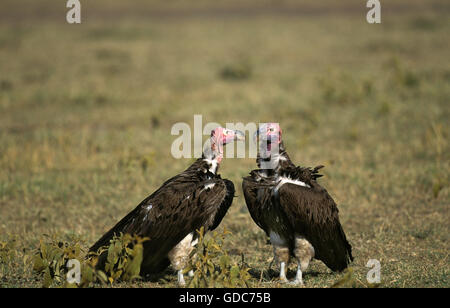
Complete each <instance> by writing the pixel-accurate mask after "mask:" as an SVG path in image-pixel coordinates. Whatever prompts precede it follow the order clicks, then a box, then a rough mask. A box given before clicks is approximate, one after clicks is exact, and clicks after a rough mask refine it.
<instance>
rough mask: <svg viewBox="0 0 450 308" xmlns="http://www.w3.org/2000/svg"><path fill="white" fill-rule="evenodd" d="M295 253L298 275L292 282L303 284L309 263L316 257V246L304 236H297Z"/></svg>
mask: <svg viewBox="0 0 450 308" xmlns="http://www.w3.org/2000/svg"><path fill="white" fill-rule="evenodd" d="M294 255H295V258H296V259H297V275H296V276H295V280H294V281H292V282H291V283H292V284H295V285H303V273H302V272H304V271H306V269H307V268H308V265H309V261H311V259H312V258H313V257H314V247H313V246H312V245H311V243H310V242H308V241H307V240H306V239H305V238H304V237H301V236H297V237H296V238H295V249H294Z"/></svg>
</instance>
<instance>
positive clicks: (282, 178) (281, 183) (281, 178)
mask: <svg viewBox="0 0 450 308" xmlns="http://www.w3.org/2000/svg"><path fill="white" fill-rule="evenodd" d="M278 181H279V182H278V185H277V187H275V192H278V190H279V189H280V187H281V186H283V185H284V184H286V183H289V184H295V185H298V186H302V187H307V188H311V186H309V185H308V184H306V183H305V182H302V181H299V180H293V179H291V178H286V177H282V176H280V177H278Z"/></svg>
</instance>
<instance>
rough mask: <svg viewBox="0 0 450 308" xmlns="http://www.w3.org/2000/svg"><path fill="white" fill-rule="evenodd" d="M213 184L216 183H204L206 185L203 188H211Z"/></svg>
mask: <svg viewBox="0 0 450 308" xmlns="http://www.w3.org/2000/svg"><path fill="white" fill-rule="evenodd" d="M214 185H216V183H210V184H206V185H205V189H211V188H213V187H214Z"/></svg>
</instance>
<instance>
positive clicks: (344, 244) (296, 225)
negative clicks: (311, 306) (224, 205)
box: [242, 123, 353, 285]
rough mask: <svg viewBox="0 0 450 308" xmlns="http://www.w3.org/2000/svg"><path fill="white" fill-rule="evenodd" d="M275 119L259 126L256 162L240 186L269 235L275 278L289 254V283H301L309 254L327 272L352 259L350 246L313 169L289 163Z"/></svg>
mask: <svg viewBox="0 0 450 308" xmlns="http://www.w3.org/2000/svg"><path fill="white" fill-rule="evenodd" d="M281 133H282V132H281V128H280V126H279V125H278V124H277V123H265V124H262V125H260V127H259V129H258V131H257V132H256V134H255V138H258V140H259V143H258V155H257V159H256V162H257V165H258V168H259V169H256V170H253V171H251V172H250V176H247V177H244V179H243V182H242V189H243V192H244V198H245V202H246V204H247V207H248V210H249V212H250V215H251V217H252V219H253V220H254V222H255V223H256V224H257V225H258V226H259V227H260V228H261V229H263V230H264V231H265V233H266V234H267V236H268V237H269V238H270V242H271V244H272V246H273V250H274V260H275V261H276V262H277V264H279V265H280V280H281V281H282V282H288V280H287V279H286V266H287V265H288V264H289V260H290V258H291V257H292V258H295V260H296V263H297V273H296V277H295V280H293V281H292V282H291V284H294V285H303V277H302V272H304V271H305V270H306V269H307V267H308V265H309V262H310V261H311V259H312V258H316V259H318V260H321V261H322V262H324V263H325V264H326V265H327V266H328V267H329V268H330V269H331V270H333V271H342V270H344V269H345V268H347V266H348V264H349V263H350V262H351V261H353V256H352V247H351V245H350V244H349V242H348V241H347V238H346V236H345V233H344V230H343V229H342V226H341V224H340V222H339V216H338V208H337V206H336V203H335V202H334V201H333V199H332V198H331V196H330V195H329V194H328V192H327V191H326V189H325V188H323V187H322V186H320V185H319V184H318V183H317V178H319V177H321V176H322V175H320V174H319V173H318V172H319V169H321V168H322V167H323V166H318V167H315V168H306V167H298V166H295V165H294V164H293V163H292V161H291V160H290V158H289V155H288V154H287V152H286V150H285V147H284V145H283V142H282V139H281Z"/></svg>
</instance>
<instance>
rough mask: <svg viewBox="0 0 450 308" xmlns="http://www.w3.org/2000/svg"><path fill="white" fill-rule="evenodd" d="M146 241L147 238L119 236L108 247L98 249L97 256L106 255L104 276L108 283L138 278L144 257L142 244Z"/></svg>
mask: <svg viewBox="0 0 450 308" xmlns="http://www.w3.org/2000/svg"><path fill="white" fill-rule="evenodd" d="M146 240H148V238H143V237H139V236H132V235H130V234H120V235H119V236H115V237H114V238H113V239H112V240H111V244H110V245H109V247H104V248H103V249H100V252H99V255H101V254H103V253H107V257H106V263H105V274H106V275H107V280H108V281H109V282H110V283H113V282H114V281H118V280H120V281H131V280H134V279H136V278H140V276H139V272H140V270H141V264H142V260H143V257H144V247H143V245H142V243H143V242H145V241H146Z"/></svg>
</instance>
